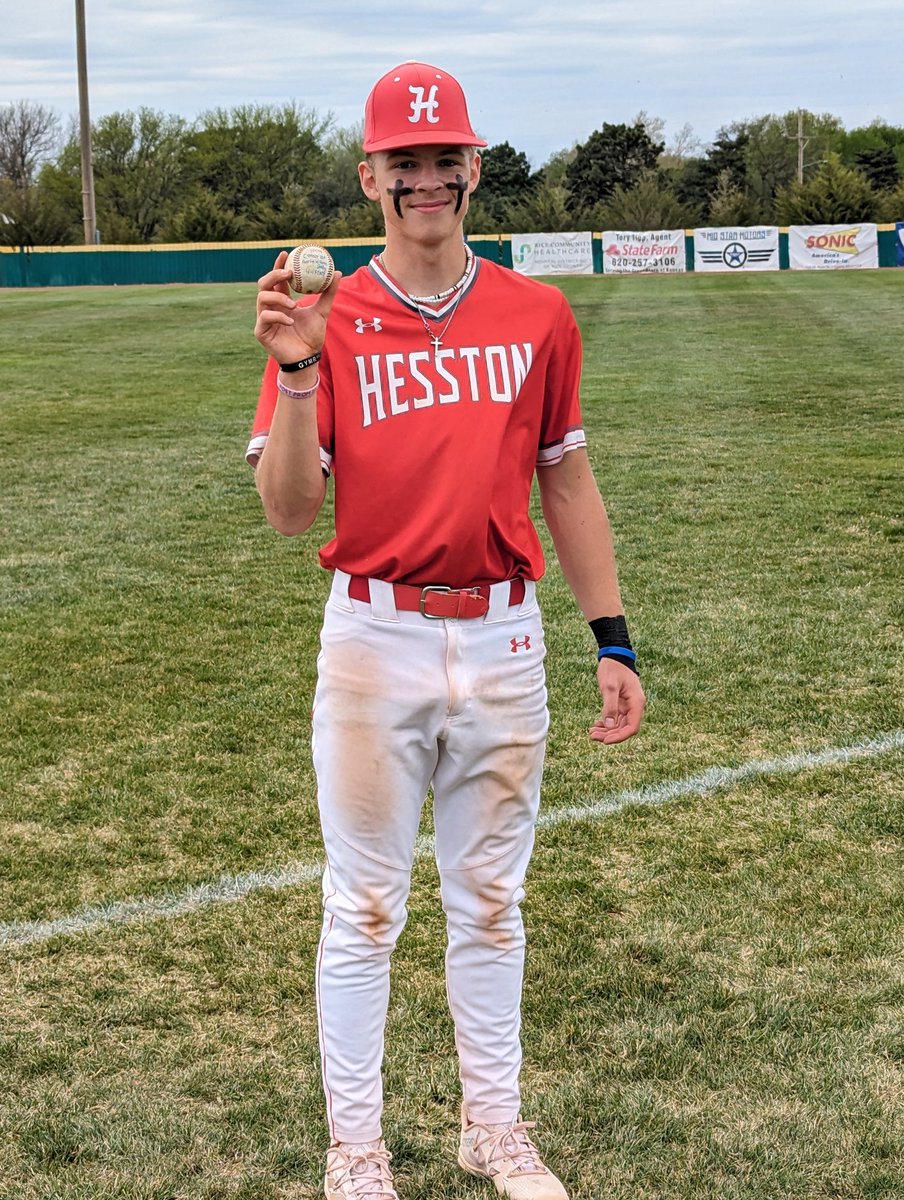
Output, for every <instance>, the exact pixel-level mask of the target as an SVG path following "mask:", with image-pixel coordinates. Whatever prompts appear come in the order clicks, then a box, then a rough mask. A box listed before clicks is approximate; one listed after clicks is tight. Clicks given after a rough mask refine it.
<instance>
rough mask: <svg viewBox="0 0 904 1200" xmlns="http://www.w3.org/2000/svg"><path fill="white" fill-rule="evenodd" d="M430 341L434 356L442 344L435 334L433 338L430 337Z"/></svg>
mask: <svg viewBox="0 0 904 1200" xmlns="http://www.w3.org/2000/svg"><path fill="white" fill-rule="evenodd" d="M430 340H431V342H433V352H434V354H435V353H436V351H437V350H438V349H439V348H440V346H441V345H442V344H443V343H442V340H441V338H440V336H439V334H436V333H435V334H434V335H433V337H432V338H431V339H430Z"/></svg>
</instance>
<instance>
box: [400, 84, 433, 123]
mask: <svg viewBox="0 0 904 1200" xmlns="http://www.w3.org/2000/svg"><path fill="white" fill-rule="evenodd" d="M408 91H409V92H411V94H412V96H414V99H413V100H412V101H411V116H410V117H409V118H408V120H409V121H410V122H411V124H412V125H417V123H418V121H419V120H420V119H421V114H422V113H423V115H424V116H425V117H426V118H427V120H428V121H429V122H430V124H431V125H437V124H439V117H438V116H437V115H436V106H437V104H438V103H439V101H438V100H437V98H436V84H435V83H434V85H433V87H431V89H430V95H429V96H428V97H427V99H426V100H425V99H424V89H423V88H422V87H414V86H413V85H411V86H409V88H408Z"/></svg>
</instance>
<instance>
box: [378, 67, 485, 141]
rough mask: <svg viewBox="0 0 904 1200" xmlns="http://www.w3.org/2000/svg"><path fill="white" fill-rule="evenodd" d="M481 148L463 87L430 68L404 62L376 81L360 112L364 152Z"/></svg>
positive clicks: (444, 73) (448, 75)
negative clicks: (419, 147)
mask: <svg viewBox="0 0 904 1200" xmlns="http://www.w3.org/2000/svg"><path fill="white" fill-rule="evenodd" d="M438 144H440V145H444V146H485V145H486V142H485V141H484V140H483V139H482V138H479V137H478V136H477V134H476V133H475V132H474V130H473V129H472V128H471V122H470V119H469V118H468V106H467V104H466V103H465V94H464V92H463V91H462V88H461V84H460V83H459V82H458V80H457V79H455V78H454V76H452V75H450V74H449V73H448V71H442V70H440V68H439V67H431V66H430V65H429V64H428V63H419V62H406V63H402V64H401V66H398V67H395V68H393V70H391V71H387V72H386V74H385V75H384V76H383V77H382V78H381V79H378V80H377V82H376V83H375V84H374V86H373V88H372V89H371V93H370V95H369V96H368V97H367V104H366V105H365V106H364V150H365V153H367V154H369V153H370V152H371V151H372V150H393V149H395V148H396V147H400V146H430V145H438Z"/></svg>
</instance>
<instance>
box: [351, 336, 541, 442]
mask: <svg viewBox="0 0 904 1200" xmlns="http://www.w3.org/2000/svg"><path fill="white" fill-rule="evenodd" d="M532 362H533V346H532V344H531V343H530V342H522V343H520V344H517V345H510V346H458V347H456V348H455V349H448V350H437V351H436V352H435V353H434V351H433V350H415V351H413V352H411V353H409V354H368V355H363V354H362V355H356V357H355V364H356V365H357V368H358V382H359V385H360V392H361V411H362V415H363V425H364V428H365V429H366V428H367V426H368V425H372V424H373V422H374V421H385V420H386V418H387V417H398V416H402V415H403V414H404V413H408V412H412V411H413V410H415V409H419V408H431V407H432V406H433V405H434V404H458V403H459V401H461V400H471V401H473V402H474V403H477V402H478V401H479V400H480V399H481V397H483V398H484V399H489V400H492V401H495V402H496V403H497V404H511V403H512V402H513V401H514V400H515V399H516V398H517V396H518V393H519V392H520V391H521V387H522V385H523V383H524V380H525V379H526V378H527V373H528V371H529V370H530V367H531V363H532Z"/></svg>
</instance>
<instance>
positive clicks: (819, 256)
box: [788, 221, 879, 271]
mask: <svg viewBox="0 0 904 1200" xmlns="http://www.w3.org/2000/svg"><path fill="white" fill-rule="evenodd" d="M788 256H789V259H790V262H791V270H792V271H835V270H838V268H839V267H878V265H879V230H878V228H877V227H876V226H875V225H873V224H871V223H870V222H869V221H860V222H858V223H857V224H851V225H791V226H789V228H788Z"/></svg>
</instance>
